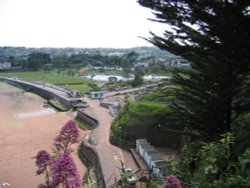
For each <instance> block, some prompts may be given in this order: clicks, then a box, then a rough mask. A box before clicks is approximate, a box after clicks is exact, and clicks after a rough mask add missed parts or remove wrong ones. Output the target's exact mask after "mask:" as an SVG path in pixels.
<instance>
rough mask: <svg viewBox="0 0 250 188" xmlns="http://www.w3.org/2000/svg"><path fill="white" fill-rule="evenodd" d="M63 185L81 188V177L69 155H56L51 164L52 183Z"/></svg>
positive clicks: (54, 185) (68, 187) (70, 187)
mask: <svg viewBox="0 0 250 188" xmlns="http://www.w3.org/2000/svg"><path fill="white" fill-rule="evenodd" d="M59 184H63V185H65V186H66V187H67V188H81V177H80V174H79V173H78V171H77V168H76V165H75V163H74V161H73V159H72V158H71V157H70V156H69V155H63V156H60V157H58V158H57V159H56V160H55V162H54V163H53V166H52V185H53V187H56V186H58V185H59Z"/></svg>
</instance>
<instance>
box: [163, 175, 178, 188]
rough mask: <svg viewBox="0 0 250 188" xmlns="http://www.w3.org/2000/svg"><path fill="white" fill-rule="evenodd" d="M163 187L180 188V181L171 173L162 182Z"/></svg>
mask: <svg viewBox="0 0 250 188" xmlns="http://www.w3.org/2000/svg"><path fill="white" fill-rule="evenodd" d="M162 187H163V188H182V187H181V181H180V180H179V179H178V178H177V177H176V176H173V175H170V176H168V177H167V179H166V180H165V181H164V183H163V186H162Z"/></svg>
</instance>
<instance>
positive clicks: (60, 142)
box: [54, 120, 80, 155]
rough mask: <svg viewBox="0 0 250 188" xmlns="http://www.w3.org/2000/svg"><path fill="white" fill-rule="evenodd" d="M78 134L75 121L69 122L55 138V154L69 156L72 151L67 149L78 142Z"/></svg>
mask: <svg viewBox="0 0 250 188" xmlns="http://www.w3.org/2000/svg"><path fill="white" fill-rule="evenodd" d="M79 137H80V133H79V129H78V125H77V123H76V122H75V121H73V120H69V121H68V122H67V123H66V124H65V125H64V126H63V127H62V129H61V131H60V134H59V135H58V136H57V137H56V138H55V143H54V146H55V149H56V151H57V153H60V154H64V155H65V154H69V153H71V152H72V150H71V149H70V148H69V146H70V145H71V144H74V143H77V142H78V141H79Z"/></svg>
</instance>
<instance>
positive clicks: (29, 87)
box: [1, 78, 72, 108]
mask: <svg viewBox="0 0 250 188" xmlns="http://www.w3.org/2000/svg"><path fill="white" fill-rule="evenodd" d="M1 81H3V82H5V83H8V84H10V85H13V86H15V87H18V88H21V89H23V90H24V91H27V92H32V93H35V94H37V95H39V96H40V97H42V98H44V99H46V100H56V101H58V102H59V103H61V104H62V105H64V106H65V107H68V108H70V107H71V106H72V105H71V101H70V100H67V99H65V98H64V97H61V96H59V95H56V94H55V93H53V92H51V91H48V90H46V89H44V88H41V87H36V86H34V85H30V84H28V83H25V82H20V81H18V80H14V79H7V78H1Z"/></svg>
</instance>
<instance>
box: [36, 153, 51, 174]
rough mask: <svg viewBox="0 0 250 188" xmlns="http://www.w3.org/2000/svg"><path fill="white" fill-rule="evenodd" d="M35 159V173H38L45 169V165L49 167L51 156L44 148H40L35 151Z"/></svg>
mask: <svg viewBox="0 0 250 188" xmlns="http://www.w3.org/2000/svg"><path fill="white" fill-rule="evenodd" d="M35 159H36V166H37V167H38V170H37V171H36V174H37V175H40V174H42V173H44V172H45V171H46V169H47V167H49V165H50V162H51V157H50V154H49V153H48V152H47V151H46V150H41V151H39V152H38V153H37V155H36V157H35Z"/></svg>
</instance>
